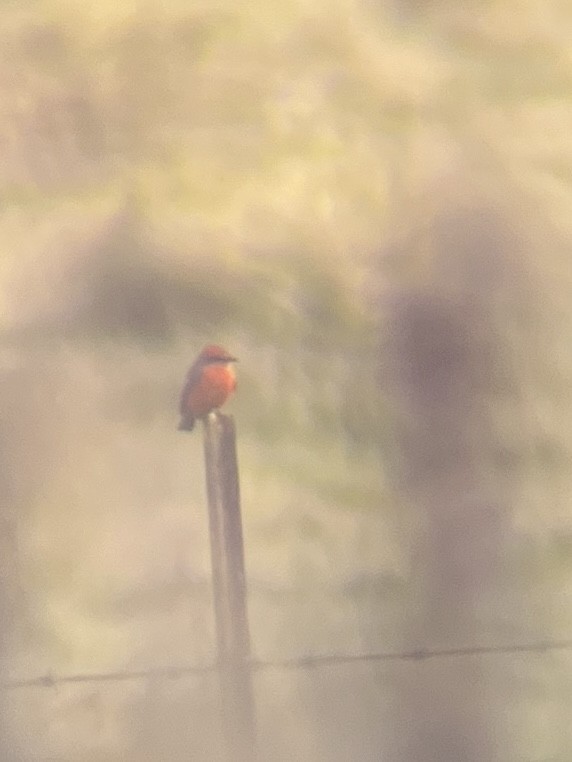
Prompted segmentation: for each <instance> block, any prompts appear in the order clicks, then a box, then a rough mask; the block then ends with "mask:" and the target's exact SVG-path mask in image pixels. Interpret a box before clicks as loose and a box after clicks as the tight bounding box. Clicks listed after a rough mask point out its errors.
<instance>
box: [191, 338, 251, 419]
mask: <svg viewBox="0 0 572 762" xmlns="http://www.w3.org/2000/svg"><path fill="white" fill-rule="evenodd" d="M234 362H237V359H236V357H232V356H231V355H229V353H228V352H227V351H226V349H223V348H222V347H219V346H218V345H216V344H208V345H207V346H206V347H204V349H203V350H202V352H201V353H200V355H199V356H198V357H197V359H196V360H195V362H194V363H193V364H192V365H191V369H190V370H189V372H188V374H187V380H186V382H185V386H184V387H183V391H182V393H181V403H180V412H181V422H180V423H179V431H192V429H193V427H194V425H195V421H196V419H197V418H204V417H205V416H207V415H208V414H209V413H210V412H211V410H215V409H216V408H219V407H221V405H224V403H225V402H226V400H227V399H228V398H229V397H230V395H231V394H232V393H233V391H234V390H235V388H236V375H235V372H234V368H233V366H232V363H234Z"/></svg>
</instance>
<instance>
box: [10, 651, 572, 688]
mask: <svg viewBox="0 0 572 762" xmlns="http://www.w3.org/2000/svg"><path fill="white" fill-rule="evenodd" d="M571 650H572V639H570V640H554V641H538V642H535V643H513V644H507V645H495V646H493V645H491V646H468V647H463V648H441V649H434V650H429V649H414V650H410V651H381V652H377V653H364V654H343V653H339V654H336V653H332V654H317V655H310V656H299V657H293V658H291V659H282V660H268V661H266V660H263V659H251V660H250V662H249V663H250V667H251V669H252V671H253V672H258V671H263V670H271V669H292V670H296V669H315V668H319V667H329V666H336V665H344V664H355V663H358V662H362V663H375V662H398V661H409V662H411V661H413V662H415V661H417V662H420V661H427V660H429V659H451V658H453V659H457V658H462V657H483V656H492V655H494V654H500V655H503V654H505V655H506V654H526V653H528V654H535V653H536V654H543V653H549V652H551V651H571ZM217 670H218V665H217V664H204V665H180V666H170V667H169V666H167V667H152V668H148V669H137V670H129V669H126V670H121V671H114V672H92V673H89V672H88V673H79V674H74V675H56V674H54V673H52V672H47V673H45V674H43V675H37V676H35V677H24V678H16V679H8V680H2V681H0V690H3V691H9V690H14V689H17V688H32V687H40V688H53V687H56V686H58V685H65V684H69V683H104V682H122V681H126V680H145V679H164V680H169V679H171V680H174V679H177V678H180V677H185V676H188V675H206V674H210V673H213V672H216V671H217Z"/></svg>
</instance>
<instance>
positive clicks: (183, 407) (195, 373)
mask: <svg viewBox="0 0 572 762" xmlns="http://www.w3.org/2000/svg"><path fill="white" fill-rule="evenodd" d="M201 371H202V364H201V362H200V360H195V362H194V363H193V364H192V365H191V368H190V370H189V372H188V373H187V378H186V379H185V385H184V386H183V390H182V392H181V398H180V401H179V412H180V414H181V415H182V416H184V415H185V414H186V413H187V412H188V410H187V404H188V403H187V400H188V397H189V392H190V391H191V389H192V388H193V386H194V385H195V384H196V383H198V381H199V378H200V375H201Z"/></svg>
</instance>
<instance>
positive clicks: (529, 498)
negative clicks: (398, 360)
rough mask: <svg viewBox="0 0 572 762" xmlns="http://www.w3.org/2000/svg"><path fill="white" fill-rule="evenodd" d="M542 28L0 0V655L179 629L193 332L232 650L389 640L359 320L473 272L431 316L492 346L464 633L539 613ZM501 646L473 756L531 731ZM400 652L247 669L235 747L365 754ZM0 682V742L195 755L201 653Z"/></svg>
mask: <svg viewBox="0 0 572 762" xmlns="http://www.w3.org/2000/svg"><path fill="white" fill-rule="evenodd" d="M571 41H572V10H571V9H570V8H569V7H568V3H565V2H562V1H561V0H470V2H466V3H462V4H461V3H453V2H449V1H448V0H433V1H431V0H427V2H415V1H414V0H403V1H400V0H386V2H372V0H328V2H325V1H324V0H313V2H312V3H309V2H302V1H301V0H284V1H283V2H280V3H278V2H268V0H264V1H262V0H252V2H250V3H245V4H237V3H234V2H230V0H208V1H207V0H205V2H193V3H188V2H183V0H162V1H161V2H159V1H158V0H157V1H155V0H145V1H143V0H141V1H140V2H137V0H132V2H123V3H110V2H108V0H97V2H95V1H93V0H82V2H79V1H78V0H76V1H75V2H74V1H73V0H26V2H24V1H23V0H21V1H20V2H10V1H9V0H8V1H5V2H3V3H1V4H0V93H1V99H0V100H1V104H2V106H1V108H2V115H3V118H2V119H1V120H0V151H1V155H2V161H1V162H0V189H1V196H0V203H1V207H0V279H1V280H0V283H1V284H2V287H3V288H2V296H1V302H0V305H1V307H2V345H1V351H2V371H1V373H2V377H1V384H2V389H3V401H4V405H3V415H2V419H1V422H0V437H1V441H2V459H3V460H2V466H3V469H2V474H3V475H2V482H1V484H2V489H3V496H4V501H3V504H4V506H5V507H4V511H3V514H2V522H3V524H4V525H5V531H4V532H3V535H4V538H5V539H4V544H5V550H4V558H5V567H6V568H5V570H4V569H3V579H4V588H5V589H4V590H3V591H2V607H3V608H2V610H3V614H4V620H5V622H9V625H6V626H5V629H6V632H5V633H4V634H5V643H6V647H5V650H6V658H5V663H6V667H5V670H4V671H5V674H8V675H22V674H25V675H29V674H37V673H43V672H46V671H48V670H51V669H54V670H57V671H62V672H73V671H75V670H78V671H82V672H83V671H88V670H90V669H108V668H116V667H117V668H119V667H121V666H123V665H128V666H136V667H139V666H147V665H152V664H163V665H164V664H171V663H188V662H195V661H196V662H203V661H209V660H210V659H211V658H212V621H211V619H212V618H211V610H210V587H209V555H208V536H207V527H206V517H205V515H204V514H205V507H204V487H203V472H202V448H201V442H200V436H195V437H189V438H188V439H187V438H183V437H182V436H181V435H180V434H178V433H177V432H176V431H175V426H176V407H177V398H178V392H179V386H180V384H181V381H182V379H183V377H184V373H185V372H186V369H187V367H188V364H189V363H190V362H191V360H192V359H193V357H194V355H195V354H196V352H197V351H198V350H199V348H200V347H201V345H202V344H203V343H205V342H206V341H214V340H216V341H217V342H220V343H223V344H225V345H228V347H229V348H232V351H233V353H236V354H237V355H238V356H239V358H240V365H239V371H240V377H239V392H238V394H237V396H236V399H235V401H233V403H232V404H231V405H230V406H229V410H230V411H231V412H232V413H233V414H234V415H235V416H236V419H237V422H238V428H239V436H240V441H239V454H240V465H241V479H242V481H241V489H242V499H243V511H244V521H245V539H246V544H247V566H248V574H249V580H250V596H251V603H250V605H251V629H252V635H253V641H254V649H255V652H256V654H257V655H259V656H260V657H263V658H272V657H276V658H280V657H281V658H285V657H287V656H289V655H294V654H299V653H316V652H318V653H320V652H332V651H343V650H354V651H358V652H359V651H362V650H367V649H372V650H382V649H386V648H393V647H399V644H401V643H402V642H403V640H404V637H405V635H406V634H407V632H408V630H407V628H408V622H409V621H410V620H409V614H410V611H411V607H412V606H413V607H415V606H416V605H417V603H418V597H417V596H419V595H420V591H421V590H423V585H422V584H421V582H420V580H421V577H422V576H423V569H422V568H421V569H420V568H418V567H417V566H416V564H417V563H418V561H419V559H418V558H417V557H416V555H415V552H414V551H412V548H415V547H416V542H417V539H416V538H418V536H419V533H420V531H421V530H420V526H421V525H422V524H423V521H422V520H420V519H419V516H418V515H417V514H416V512H415V509H412V508H411V507H407V505H406V503H407V501H406V500H405V499H404V496H403V489H402V485H401V484H400V482H399V478H400V477H399V474H401V473H402V470H401V464H400V460H399V458H400V456H399V453H398V449H399V448H398V447H397V445H396V442H397V441H398V439H399V436H401V435H402V434H403V431H404V430H405V429H406V428H407V411H404V410H401V409H400V406H399V402H398V401H396V398H395V395H393V396H392V393H391V390H388V388H387V385H388V384H387V381H388V377H389V376H390V373H391V358H390V355H391V353H390V352H389V355H388V353H387V340H388V330H387V327H388V325H390V324H391V320H390V318H392V316H395V314H401V313H400V312H399V305H400V304H401V303H402V302H401V300H402V299H405V302H406V301H407V299H410V298H414V297H415V295H418V294H423V295H424V296H426V295H427V294H435V293H438V294H439V295H441V296H443V298H444V299H445V300H448V299H450V300H452V302H455V303H457V302H458V301H459V300H460V301H461V302H462V303H463V304H465V302H464V301H463V300H464V299H465V298H466V297H467V296H468V298H469V302H471V296H470V295H471V294H472V293H474V291H477V292H479V291H482V292H486V294H487V302H486V304H487V321H484V322H483V323H482V324H481V323H479V319H480V318H479V317H478V314H480V313H475V314H476V315H477V318H476V323H477V325H476V326H475V325H473V326H470V327H467V334H466V339H463V340H462V342H461V343H464V342H465V341H466V342H471V341H473V338H474V337H476V339H475V340H476V341H477V342H482V345H483V346H484V345H487V346H488V344H487V342H489V343H490V344H491V345H494V352H495V358H496V360H495V363H494V378H491V379H490V381H491V383H490V385H489V386H487V390H486V403H487V404H486V410H487V427H488V428H487V431H488V432H489V434H490V436H492V438H493V439H494V446H492V447H487V448H483V450H482V452H481V455H480V456H479V457H480V461H479V462H480V464H481V466H482V471H481V472H480V473H482V474H484V476H483V480H485V481H487V483H489V484H494V485H495V489H497V490H498V491H500V492H501V493H502V496H503V505H505V506H506V511H507V517H506V520H507V522H508V523H509V524H510V538H509V539H507V542H506V546H505V547H504V549H503V552H504V554H506V562H507V566H506V569H505V570H504V572H503V574H502V575H501V576H499V578H498V580H497V582H498V590H497V587H495V585H496V584H497V583H495V584H491V585H490V586H489V588H488V592H489V595H490V596H491V601H492V603H491V605H490V606H489V607H488V608H487V610H486V611H484V612H483V611H480V612H479V616H480V617H481V622H480V623H481V625H482V628H481V629H480V630H479V633H478V634H479V637H481V639H489V640H492V641H493V642H497V641H499V640H501V639H503V638H504V639H508V641H509V642H513V641H519V640H520V641H522V640H529V639H535V638H537V637H538V638H540V639H541V640H545V639H548V638H549V637H552V636H553V637H558V636H561V637H566V636H569V634H570V632H571V631H572V615H571V614H570V607H569V606H568V605H567V604H566V594H567V592H568V591H569V585H570V584H571V582H572V579H571V578H572V556H571V554H570V548H571V543H572V524H571V522H570V516H571V513H570V499H571V497H572V478H571V477H570V473H572V470H571V468H570V465H571V463H570V461H571V453H572V429H571V427H570V425H569V421H570V420H571V418H570V414H571V412H572V410H571V409H570V408H571V402H572V395H571V393H570V391H569V389H570V388H571V385H570V380H571V377H572V349H571V347H572V308H571V307H570V305H571V304H572V300H571V299H570V295H571V293H572V288H571V286H572V268H571V267H570V248H571V241H572V209H571V204H572V201H571V199H572V194H571V193H570V183H571V180H572V135H571V133H570V129H569V124H570V119H571V117H572V102H571V100H570V92H571V91H572V42H571ZM447 252H448V253H449V254H450V256H449V258H448V256H447V255H446V254H447ZM498 252H502V256H500V255H499V257H497V253H498ZM396 305H397V306H396ZM395 310H397V312H395ZM469 323H470V320H469ZM479 326H480V328H479ZM483 326H484V327H483ZM473 329H474V332H473ZM480 329H482V331H484V332H486V337H484V338H483V337H482V336H481V335H480V334H479V330H480ZM429 333H430V334H431V330H429ZM420 335H421V336H423V334H422V333H421V334H420ZM389 338H391V336H390V337H389ZM429 343H430V345H431V346H432V347H433V348H432V349H431V352H429V353H428V354H427V362H429V363H430V362H431V359H432V358H433V356H434V353H435V352H436V353H437V354H438V353H439V351H441V350H440V349H439V347H437V348H435V346H434V345H433V344H431V342H429ZM424 346H425V341H424V340H423V339H421V343H420V345H419V346H418V347H417V350H416V356H423V347H424ZM479 346H481V344H479ZM443 351H445V350H443ZM447 351H448V350H447ZM487 351H488V350H487ZM388 357H389V359H388ZM487 367H488V366H487ZM403 372H404V373H405V375H407V374H406V371H403ZM389 385H390V384H389ZM477 428H478V427H477ZM396 432H397V433H396ZM399 432H401V434H399ZM497 592H498V595H496V593H497ZM493 599H494V600H493ZM429 633H431V634H433V632H432V631H431V630H427V634H429ZM409 635H411V633H410V632H409ZM417 645H421V646H424V647H425V646H426V647H431V643H429V642H427V643H422V644H417ZM453 645H455V644H453ZM519 658H520V657H519ZM511 665H513V666H511V669H514V675H513V678H512V679H513V680H514V682H510V681H509V682H510V685H511V686H513V689H512V692H511V691H510V690H509V689H508V688H506V686H505V689H506V690H507V691H509V698H507V703H506V707H508V708H506V713H507V716H509V717H510V720H509V721H507V724H508V725H510V728H511V733H512V737H511V741H510V743H511V746H510V748H511V749H512V751H511V753H510V754H505V755H504V757H503V756H502V755H501V756H499V759H508V758H512V759H522V760H533V759H534V760H551V762H560V761H561V762H565V761H566V760H568V759H570V754H571V751H572V735H571V733H570V729H569V722H567V721H565V719H564V718H566V717H567V713H568V711H569V710H568V708H567V707H568V706H569V701H570V694H571V690H572V683H571V680H570V657H569V656H567V655H566V654H560V655H558V656H553V657H549V658H547V659H546V660H543V661H542V663H537V662H530V663H526V662H525V661H524V660H523V661H522V662H521V661H518V662H517V661H516V660H514V661H513V662H511ZM415 668H418V667H417V666H416V667H415ZM400 669H401V667H400V666H399V665H395V666H392V668H391V670H389V669H387V670H386V669H385V668H383V669H382V668H380V667H376V668H371V669H369V668H368V669H367V670H365V669H364V670H363V671H362V670H361V668H360V670H356V669H354V668H352V670H349V669H348V670H345V669H344V670H340V671H335V672H333V673H332V674H329V673H324V674H322V673H321V672H319V673H317V674H315V675H314V674H313V673H310V675H309V676H307V675H299V676H285V675H284V676H283V675H280V677H278V676H276V675H265V676H264V677H260V679H259V680H258V682H257V690H258V698H259V710H260V713H261V735H262V743H263V746H264V748H268V749H271V753H270V752H269V753H270V756H269V757H267V758H268V759H272V760H277V761H278V762H279V760H282V759H284V760H287V759H288V760H289V759H300V760H328V762H329V760H333V761H334V762H338V760H339V761H340V762H341V761H342V760H349V759H358V758H359V759H363V760H369V759H372V760H373V759H379V758H380V756H381V751H380V749H382V748H383V747H384V744H387V743H388V741H387V738H388V734H387V733H385V732H384V729H385V725H384V723H386V722H387V723H390V722H391V720H390V718H389V714H388V706H390V705H391V703H392V700H393V699H394V695H395V694H394V693H393V692H392V691H393V687H394V686H395V685H398V684H400V683H403V682H409V681H411V682H412V683H413V684H414V683H415V678H414V677H412V676H411V675H412V673H411V671H410V670H412V669H413V667H411V666H407V670H408V673H407V675H405V674H404V673H403V672H400V671H399V670H400ZM257 679H258V678H257ZM499 679H500V678H499ZM207 683H208V684H207ZM514 686H516V687H514ZM333 697H336V698H335V699H334V698H333ZM6 703H7V706H6V708H5V712H4V715H5V718H6V723H7V730H6V731H5V732H4V731H3V735H4V736H5V737H6V738H8V737H10V738H13V746H10V747H9V748H8V750H7V751H5V750H3V758H5V759H7V760H11V759H14V760H27V759H35V760H36V759H37V760H54V759H57V760H62V761H63V760H70V762H72V761H73V760H77V759H79V758H80V757H81V759H85V760H93V762H96V761H97V762H100V761H103V760H115V759H122V760H134V761H135V760H144V759H149V760H155V759H157V760H158V759H173V760H178V759H189V758H192V759H196V760H201V759H205V760H209V761H210V760H216V759H218V758H219V756H220V754H221V751H220V749H219V745H220V739H219V736H220V729H219V728H218V725H217V719H216V717H217V715H216V698H215V693H214V685H211V683H210V682H208V681H206V682H205V684H204V685H203V684H201V683H200V682H199V681H194V680H192V681H191V680H189V681H184V684H182V685H179V684H178V683H175V684H174V686H169V688H168V690H167V689H166V688H165V687H164V686H156V685H149V686H145V685H139V684H137V685H135V684H134V685H131V684H130V685H129V686H127V687H126V686H123V685H121V684H118V685H110V686H98V687H97V689H95V688H93V687H92V686H87V687H82V686H72V687H70V688H66V689H65V690H61V691H58V692H52V691H47V690H43V689H42V690H33V691H23V692H11V693H10V694H9V695H8V696H7V702H6ZM372 707H375V711H374V710H373V709H372ZM31 717H33V718H34V719H33V721H32V720H30V718H31ZM189 717H193V718H194V722H195V724H196V727H189V722H188V718H189ZM320 728H321V730H320ZM11 743H12V742H11ZM362 747H363V748H362ZM356 750H357V751H356ZM359 754H361V756H359ZM387 758H388V759H392V757H391V756H387Z"/></svg>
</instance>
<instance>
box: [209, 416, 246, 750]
mask: <svg viewBox="0 0 572 762" xmlns="http://www.w3.org/2000/svg"><path fill="white" fill-rule="evenodd" d="M204 452H205V467H206V480H207V496H208V506H209V530H210V543H211V565H212V572H213V594H214V609H215V624H216V634H217V651H218V666H219V672H220V687H221V702H222V721H223V724H224V735H225V740H226V746H227V754H228V759H229V762H252V761H253V760H254V759H255V757H256V719H255V711H254V697H253V689H252V674H251V666H250V632H249V627H248V613H247V604H246V580H245V572H244V546H243V540H242V522H241V515H240V492H239V483H238V465H237V457H236V434H235V427H234V420H233V418H232V417H230V416H227V415H223V414H221V413H219V412H213V413H210V414H209V415H208V416H207V418H206V419H205V420H204Z"/></svg>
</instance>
